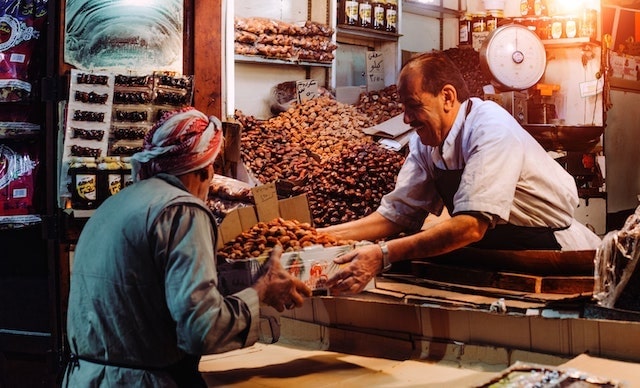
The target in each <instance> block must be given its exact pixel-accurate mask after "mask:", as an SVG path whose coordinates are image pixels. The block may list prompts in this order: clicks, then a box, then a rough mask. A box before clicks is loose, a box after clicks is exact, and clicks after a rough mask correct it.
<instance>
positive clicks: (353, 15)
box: [344, 1, 358, 26]
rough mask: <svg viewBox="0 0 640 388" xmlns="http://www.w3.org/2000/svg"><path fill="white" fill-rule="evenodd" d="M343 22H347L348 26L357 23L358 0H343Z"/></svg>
mask: <svg viewBox="0 0 640 388" xmlns="http://www.w3.org/2000/svg"><path fill="white" fill-rule="evenodd" d="M344 24H347V25H350V26H357V25H358V2H357V1H345V2H344Z"/></svg>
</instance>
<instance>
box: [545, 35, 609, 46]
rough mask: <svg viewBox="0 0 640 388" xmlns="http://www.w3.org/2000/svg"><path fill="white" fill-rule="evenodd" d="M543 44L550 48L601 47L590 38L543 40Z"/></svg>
mask: <svg viewBox="0 0 640 388" xmlns="http://www.w3.org/2000/svg"><path fill="white" fill-rule="evenodd" d="M542 44H544V45H545V46H549V47H556V48H568V47H580V46H584V45H588V46H597V47H600V45H601V43H600V42H599V41H597V40H593V39H591V38H588V37H580V38H560V39H542Z"/></svg>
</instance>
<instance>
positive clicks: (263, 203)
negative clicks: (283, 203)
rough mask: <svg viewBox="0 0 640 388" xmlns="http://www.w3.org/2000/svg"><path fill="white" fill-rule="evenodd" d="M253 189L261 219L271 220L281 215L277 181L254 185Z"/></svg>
mask: <svg viewBox="0 0 640 388" xmlns="http://www.w3.org/2000/svg"><path fill="white" fill-rule="evenodd" d="M251 191H252V192H253V198H254V200H255V202H256V211H257V212H258V220H259V221H264V222H269V221H271V220H273V219H274V218H278V217H279V216H280V213H279V211H278V193H277V192H276V183H275V182H271V183H267V184H266V185H262V186H257V187H253V188H251Z"/></svg>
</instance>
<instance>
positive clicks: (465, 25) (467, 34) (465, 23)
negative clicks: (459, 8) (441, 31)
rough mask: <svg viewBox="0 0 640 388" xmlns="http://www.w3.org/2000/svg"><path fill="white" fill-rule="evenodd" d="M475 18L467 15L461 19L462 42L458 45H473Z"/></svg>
mask: <svg viewBox="0 0 640 388" xmlns="http://www.w3.org/2000/svg"><path fill="white" fill-rule="evenodd" d="M472 19H473V17H472V16H471V14H470V13H465V14H464V16H462V17H461V18H460V40H459V42H458V44H460V45H469V44H471V28H472V27H471V20H472Z"/></svg>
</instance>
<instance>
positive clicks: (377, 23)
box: [373, 0, 387, 31]
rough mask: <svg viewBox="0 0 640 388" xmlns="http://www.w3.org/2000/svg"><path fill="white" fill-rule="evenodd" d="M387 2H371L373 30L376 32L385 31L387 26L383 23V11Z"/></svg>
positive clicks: (382, 0) (381, 0)
mask: <svg viewBox="0 0 640 388" xmlns="http://www.w3.org/2000/svg"><path fill="white" fill-rule="evenodd" d="M386 4H387V2H386V1H385V0H373V29H374V30H378V31H385V30H386V28H387V25H386V23H385V20H384V19H385V14H384V11H385V9H386V8H387V7H386Z"/></svg>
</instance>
